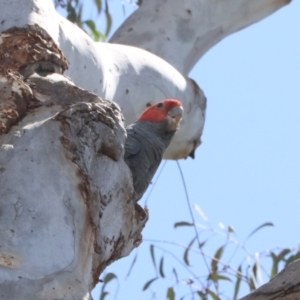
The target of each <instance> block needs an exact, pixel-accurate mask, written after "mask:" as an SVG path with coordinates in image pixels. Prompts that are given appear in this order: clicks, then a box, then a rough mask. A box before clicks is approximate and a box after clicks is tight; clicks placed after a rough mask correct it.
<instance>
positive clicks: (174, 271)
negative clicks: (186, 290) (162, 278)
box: [173, 268, 179, 282]
mask: <svg viewBox="0 0 300 300" xmlns="http://www.w3.org/2000/svg"><path fill="white" fill-rule="evenodd" d="M173 273H174V275H175V278H176V282H178V281H179V280H178V275H177V271H176V269H175V268H173Z"/></svg>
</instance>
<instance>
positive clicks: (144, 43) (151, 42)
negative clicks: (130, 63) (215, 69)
mask: <svg viewBox="0 0 300 300" xmlns="http://www.w3.org/2000/svg"><path fill="white" fill-rule="evenodd" d="M290 1H291V0H252V1H248V0H242V1H241V0H230V1H223V0H214V1H212V0H206V1H198V0H188V1H182V0H166V1H161V0H152V1H144V2H143V3H142V5H141V6H140V8H139V9H138V10H137V11H136V12H134V13H133V14H132V15H131V16H130V17H129V18H128V19H127V20H126V21H125V22H124V23H123V24H122V25H121V27H120V28H119V29H118V30H117V31H116V32H115V33H114V35H113V36H112V38H111V39H110V42H112V43H119V44H124V45H131V46H136V47H139V48H142V49H145V50H148V51H150V52H152V53H154V54H156V55H158V56H160V57H161V58H163V59H164V60H166V61H167V62H169V63H170V64H171V65H173V66H174V67H175V68H177V70H179V72H181V73H182V74H184V75H188V74H189V72H190V71H191V69H192V68H193V67H194V65H195V64H196V63H197V62H198V60H199V59H200V58H201V57H202V56H203V55H204V54H205V53H206V52H207V51H208V50H209V49H210V48H212V47H213V46H214V45H215V44H217V43H218V42H219V41H220V40H222V39H223V38H225V37H226V36H228V35H230V34H232V33H234V32H236V31H238V30H241V29H243V28H245V27H247V26H249V25H251V24H253V23H255V22H258V21H260V20H261V19H264V18H265V17H267V16H269V15H270V14H272V13H273V12H275V11H276V10H278V9H279V8H281V7H282V6H284V5H286V4H288V3H290Z"/></svg>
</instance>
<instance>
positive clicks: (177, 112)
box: [168, 106, 183, 131]
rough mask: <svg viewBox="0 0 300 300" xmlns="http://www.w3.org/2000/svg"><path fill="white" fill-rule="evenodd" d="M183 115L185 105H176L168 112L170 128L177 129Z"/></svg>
mask: <svg viewBox="0 0 300 300" xmlns="http://www.w3.org/2000/svg"><path fill="white" fill-rule="evenodd" d="M182 116H183V107H182V106H175V107H173V108H172V109H170V110H169V112H168V122H169V126H168V130H171V131H172V130H177V128H178V125H179V122H180V121H181V119H182Z"/></svg>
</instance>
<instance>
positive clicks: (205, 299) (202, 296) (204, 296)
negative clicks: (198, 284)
mask: <svg viewBox="0 0 300 300" xmlns="http://www.w3.org/2000/svg"><path fill="white" fill-rule="evenodd" d="M197 294H198V296H200V298H201V300H207V297H206V294H204V293H203V292H201V291H197Z"/></svg>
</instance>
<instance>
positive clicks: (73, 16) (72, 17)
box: [67, 2, 77, 23]
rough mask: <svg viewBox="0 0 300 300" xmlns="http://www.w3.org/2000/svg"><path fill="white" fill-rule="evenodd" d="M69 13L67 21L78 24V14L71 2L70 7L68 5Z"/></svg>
mask: <svg viewBox="0 0 300 300" xmlns="http://www.w3.org/2000/svg"><path fill="white" fill-rule="evenodd" d="M67 12H68V15H67V19H68V20H69V21H71V22H73V23H74V22H76V20H77V13H76V11H75V9H74V7H73V6H72V5H71V3H70V2H69V3H68V5H67Z"/></svg>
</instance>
